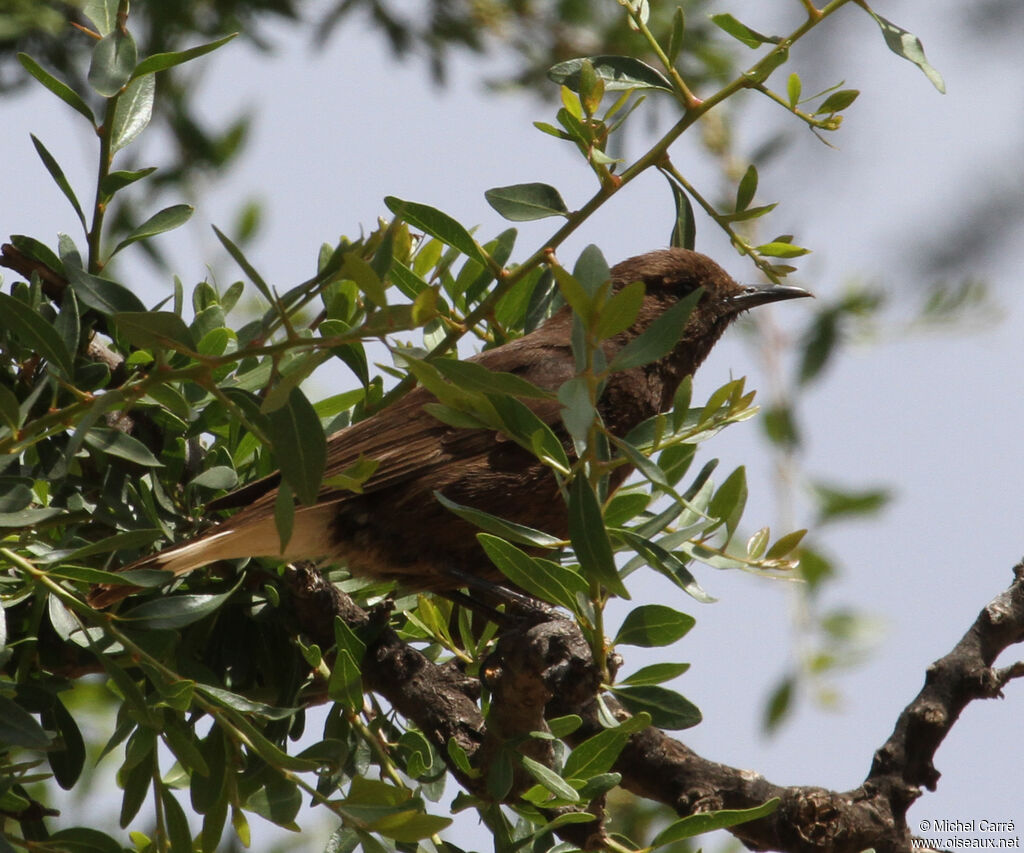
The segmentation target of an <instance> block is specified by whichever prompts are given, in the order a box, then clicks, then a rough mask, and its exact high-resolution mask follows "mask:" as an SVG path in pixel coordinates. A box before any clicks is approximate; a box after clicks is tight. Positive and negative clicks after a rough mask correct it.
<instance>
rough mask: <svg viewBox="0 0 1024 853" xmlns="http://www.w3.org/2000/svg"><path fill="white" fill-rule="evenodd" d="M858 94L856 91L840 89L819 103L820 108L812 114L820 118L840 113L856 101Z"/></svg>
mask: <svg viewBox="0 0 1024 853" xmlns="http://www.w3.org/2000/svg"><path fill="white" fill-rule="evenodd" d="M859 94H860V92H859V91H857V90H856V89H840V90H839V91H838V92H833V93H832V94H831V95H829V96H828V97H827V98H825V100H824V101H822V102H821V106H820V107H818V109H816V110H815V111H814V114H815V115H816V116H820V115H826V114H829V113H838V112H841V111H842V110H845V109H846V108H847V107H848V106H850V104H852V103H853V102H854V101H856V100H857V96H858V95H859Z"/></svg>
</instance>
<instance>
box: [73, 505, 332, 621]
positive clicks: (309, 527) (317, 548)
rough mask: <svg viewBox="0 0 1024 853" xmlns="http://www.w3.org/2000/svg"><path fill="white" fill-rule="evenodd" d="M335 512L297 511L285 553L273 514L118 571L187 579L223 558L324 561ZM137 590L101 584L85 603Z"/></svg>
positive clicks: (103, 603) (104, 602)
mask: <svg viewBox="0 0 1024 853" xmlns="http://www.w3.org/2000/svg"><path fill="white" fill-rule="evenodd" d="M335 512H336V509H335V507H334V506H333V505H332V504H329V503H328V504H319V505H315V506H311V507H299V508H297V509H296V512H295V517H294V520H293V524H292V535H291V537H290V539H289V541H288V545H287V547H286V548H285V549H284V551H283V552H282V550H281V537H280V534H279V533H278V531H277V524H276V522H275V520H274V516H273V515H272V514H268V515H266V516H261V517H259V518H251V519H245V520H243V521H241V522H240V523H238V524H233V523H232V521H228V522H227V523H226V524H224V525H222V526H221V527H220V528H215V529H214V530H211V531H210V532H209V533H206V534H204V535H203V536H200V537H199V538H198V539H193V540H191V541H189V542H182V543H181V544H180V545H172V546H171V547H169V548H165V549H164V550H163V551H160V552H159V553H157V554H152V555H150V556H148V557H143V558H142V559H140V560H136V561H135V562H134V563H129V564H128V565H127V566H122V567H121V568H119V569H118V570H117V571H118V572H128V571H134V570H136V569H158V570H161V571H165V572H171V573H172V574H174V575H183V574H187V573H188V572H191V571H194V570H195V569H198V568H202V567H203V566H207V565H209V564H210V563H216V562H218V561H219V560H240V559H242V558H245V557H279V558H281V559H287V560H299V559H312V558H316V557H322V556H325V555H326V554H327V553H328V552H329V550H330V547H329V545H330V541H331V536H330V522H331V519H332V518H333V517H334V514H335ZM138 590H139V587H136V586H132V585H131V584H116V585H115V584H97V585H96V586H94V587H93V588H92V589H91V590H90V591H89V594H88V595H87V596H86V601H88V603H89V604H90V605H91V606H92V607H95V608H97V609H102V608H104V607H109V606H110V605H111V604H115V603H116V602H118V601H121V600H122V599H124V598H127V597H128V596H129V595H131V594H132V593H134V592H138Z"/></svg>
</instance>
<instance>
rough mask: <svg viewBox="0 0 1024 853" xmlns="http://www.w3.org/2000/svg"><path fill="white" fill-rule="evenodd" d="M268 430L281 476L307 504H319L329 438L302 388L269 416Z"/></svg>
mask: <svg viewBox="0 0 1024 853" xmlns="http://www.w3.org/2000/svg"><path fill="white" fill-rule="evenodd" d="M267 428H268V431H269V433H270V440H271V442H272V443H273V445H274V457H275V459H276V461H277V464H278V465H279V466H280V468H281V473H282V475H284V478H285V479H286V480H287V481H288V483H289V484H290V485H291V487H292V489H293V490H294V492H295V494H296V496H297V497H298V498H299V500H300V501H301V502H302V503H304V504H312V503H313V502H315V501H316V495H317V492H318V491H319V489H320V483H321V481H322V479H323V474H324V465H325V464H326V462H327V439H326V437H325V436H324V430H323V427H322V426H321V425H320V418H319V417H318V416H317V413H316V410H315V409H314V408H313V406H312V405H311V404H310V402H309V400H307V399H306V395H305V394H303V393H302V391H301V390H299V389H298V388H293V389H292V390H291V393H290V394H289V395H288V400H287V402H286V403H285V405H283V406H280V407H279V408H277V409H274V411H272V412H269V413H267Z"/></svg>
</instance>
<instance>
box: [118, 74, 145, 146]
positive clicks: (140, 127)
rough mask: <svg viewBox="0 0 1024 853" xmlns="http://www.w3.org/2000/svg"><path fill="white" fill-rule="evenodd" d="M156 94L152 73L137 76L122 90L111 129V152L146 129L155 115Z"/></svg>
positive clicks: (129, 141)
mask: <svg viewBox="0 0 1024 853" xmlns="http://www.w3.org/2000/svg"><path fill="white" fill-rule="evenodd" d="M155 96H156V80H155V78H154V77H153V75H152V74H147V75H145V76H144V77H136V78H135V79H134V80H132V81H131V83H129V84H128V86H127V87H126V88H125V90H124V91H123V92H121V94H120V95H119V96H118V98H117V106H116V107H115V108H114V120H113V121H112V122H111V126H110V130H109V133H110V153H111V154H114V153H116V152H118V151H120V150H121V149H122V148H124V147H125V146H126V145H128V144H129V143H131V142H132V140H134V139H135V137H137V136H138V135H139V134H140V133H142V131H144V130H145V129H146V125H148V124H149V120H150V119H151V118H152V117H153V101H154V98H155Z"/></svg>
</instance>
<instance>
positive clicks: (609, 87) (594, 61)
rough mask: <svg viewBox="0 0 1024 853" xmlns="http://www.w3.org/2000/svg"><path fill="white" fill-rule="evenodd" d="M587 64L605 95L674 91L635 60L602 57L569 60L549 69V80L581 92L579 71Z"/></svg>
mask: <svg viewBox="0 0 1024 853" xmlns="http://www.w3.org/2000/svg"><path fill="white" fill-rule="evenodd" d="M585 61H589V62H590V64H591V65H592V66H593V67H594V71H595V72H596V74H597V76H598V77H599V78H600V79H601V80H603V81H604V88H605V91H606V92H615V91H622V90H624V89H658V90H660V91H663V92H671V91H672V84H671V83H670V82H669V81H668V78H666V77H665V75H664V74H662V73H661V72H660V71H658V70H657V69H656V68H653V67H651V66H650V65H648V64H647V63H646V62H641V61H640V60H639V59H636V58H634V57H632V56H610V55H602V56H590V57H583V58H580V59H567V60H566V61H565V62H559V63H558V64H557V65H554V66H552V67H551V68H550V69H548V79H550V80H551V81H553V82H555V83H558V84H560V85H563V86H566V87H568V88H569V89H571V90H572V91H574V92H579V89H580V71H581V69H582V67H583V63H584V62H585Z"/></svg>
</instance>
